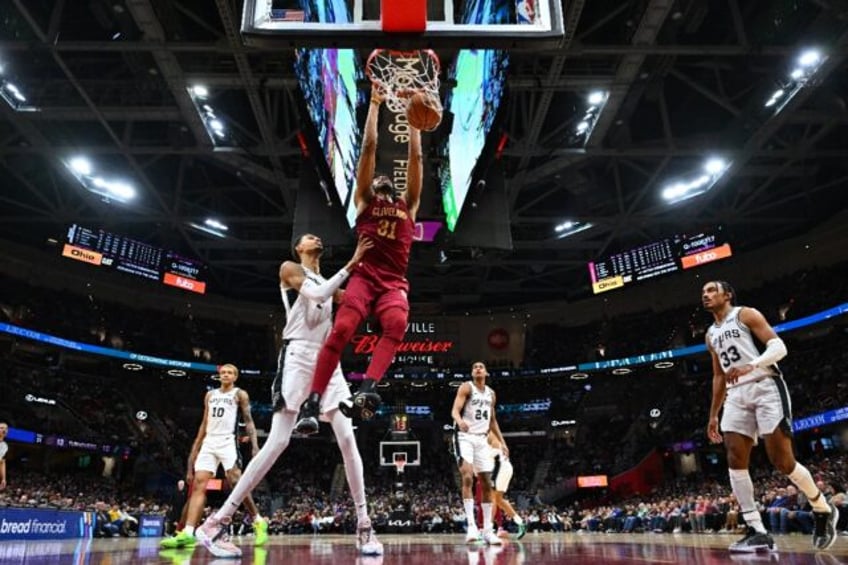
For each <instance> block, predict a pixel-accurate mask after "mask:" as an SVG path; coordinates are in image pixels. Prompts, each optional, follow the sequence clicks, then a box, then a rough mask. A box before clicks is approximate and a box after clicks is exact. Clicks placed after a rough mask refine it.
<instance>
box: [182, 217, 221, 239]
mask: <svg viewBox="0 0 848 565" xmlns="http://www.w3.org/2000/svg"><path fill="white" fill-rule="evenodd" d="M208 221H209V220H206V222H204V223H203V224H198V223H196V222H187V223H188V226H189V227H190V228H194V229H196V230H197V231H200V232H203V233H206V234H209V235H214V236H215V237H220V238H221V239H224V238H226V237H227V234H225V233H224V231H223V230H220V229H216V228H213V227H211V226H209V225H206V223H207V222H208ZM213 221H214V220H213ZM221 225H223V224H221ZM224 227H225V228H226V226H224Z"/></svg>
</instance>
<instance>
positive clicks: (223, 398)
mask: <svg viewBox="0 0 848 565" xmlns="http://www.w3.org/2000/svg"><path fill="white" fill-rule="evenodd" d="M237 379H238V367H236V366H235V365H232V364H229V363H227V364H226V365H221V366H220V367H218V380H219V381H220V382H221V386H220V387H219V388H217V389H215V390H210V391H209V392H207V393H206V396H205V397H204V399H203V405H204V409H203V421H202V422H201V423H200V429H198V431H197V437H195V439H194V444H193V445H192V446H191V455H189V458H188V470H187V471H186V482H187V483H188V484H190V485H191V495H190V496H189V500H188V512H187V513H186V525H185V528H183V530H182V531H181V532H179V533H178V534H177V535H176V536H173V537H170V538H166V539H164V540H162V542H161V543H160V545H161V546H162V547H165V548H169V549H172V548H178V547H184V546H191V545H194V543H195V539H194V534H195V526H196V525H197V524H198V523H199V522H200V518H201V517H202V515H203V508H204V507H205V506H206V484H207V483H208V482H209V479H211V478H213V477H214V476H215V473H216V472H217V471H218V466H219V465H221V466H223V467H224V473H225V474H226V476H227V481H229V483H230V485H232V486H233V487H235V486H236V485H237V484H238V482H239V479H240V478H241V469H240V468H239V463H240V461H239V457H238V444H237V443H236V439H237V438H236V432H237V430H238V415H239V411H241V415H242V419H243V420H244V426H245V429H246V430H247V434H248V436H249V437H250V444H251V447H252V448H253V455H254V456H255V455H256V454H257V452H258V451H259V445H258V444H257V442H256V426H255V425H254V423H253V416H252V415H251V413H250V398H249V397H248V394H247V392H245V391H244V390H242V389H240V388H237V387H236V386H235V382H236V380H237ZM244 505H245V507H246V508H247V510H248V512H249V513H250V515H251V516H252V517H253V529H254V532H255V533H256V540H255V543H256V544H257V545H262V544H264V543H265V541H267V539H268V523H267V521H266V520H265V519H264V518H262V516H260V515H259V510H258V509H257V508H256V504H254V503H253V499H252V498H250V497H248V498H247V499H246V500H245V501H244Z"/></svg>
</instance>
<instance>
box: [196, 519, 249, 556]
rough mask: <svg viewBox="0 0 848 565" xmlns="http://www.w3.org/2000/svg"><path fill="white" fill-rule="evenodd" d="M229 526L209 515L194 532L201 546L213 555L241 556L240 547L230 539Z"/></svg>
mask: <svg viewBox="0 0 848 565" xmlns="http://www.w3.org/2000/svg"><path fill="white" fill-rule="evenodd" d="M229 526H230V525H229V523H224V522H222V521H220V520H216V519H215V518H214V517H213V516H210V517H209V518H207V519H206V521H205V522H203V525H202V526H200V527H199V528H197V530H195V533H196V534H197V539H198V540H199V541H200V543H202V544H203V547H205V548H206V549H208V550H209V552H210V553H211V554H212V555H214V556H215V557H241V549H240V548H239V547H238V546H236V545H235V544H234V543H233V542H231V541H230V534H229V533H228V530H229Z"/></svg>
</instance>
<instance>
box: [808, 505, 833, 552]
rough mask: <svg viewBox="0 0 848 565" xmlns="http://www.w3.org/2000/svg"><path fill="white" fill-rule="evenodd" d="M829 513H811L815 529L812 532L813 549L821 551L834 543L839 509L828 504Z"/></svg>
mask: <svg viewBox="0 0 848 565" xmlns="http://www.w3.org/2000/svg"><path fill="white" fill-rule="evenodd" d="M827 505H828V506H830V512H829V513H826V512H813V519H814V520H815V522H816V527H815V529H814V530H813V549H815V550H817V551H821V550H824V549H828V548H830V546H832V545H833V544H834V542H836V536H837V532H836V523H837V522H838V521H839V509H838V508H836V506H834V505H833V504H832V503H830V502H828V503H827Z"/></svg>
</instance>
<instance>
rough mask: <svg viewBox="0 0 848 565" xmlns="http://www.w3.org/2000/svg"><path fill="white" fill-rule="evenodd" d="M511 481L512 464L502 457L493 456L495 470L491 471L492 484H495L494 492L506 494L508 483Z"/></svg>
mask: <svg viewBox="0 0 848 565" xmlns="http://www.w3.org/2000/svg"><path fill="white" fill-rule="evenodd" d="M511 480H512V463H510V462H509V459H507V458H506V457H503V456H502V455H496V456H495V468H494V470H493V471H492V482H493V483H495V490H496V491H498V492H506V491H507V489H509V482H510V481H511Z"/></svg>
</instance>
